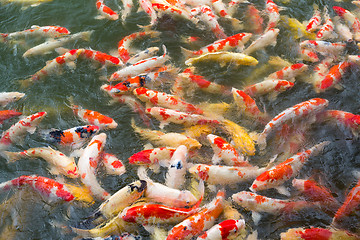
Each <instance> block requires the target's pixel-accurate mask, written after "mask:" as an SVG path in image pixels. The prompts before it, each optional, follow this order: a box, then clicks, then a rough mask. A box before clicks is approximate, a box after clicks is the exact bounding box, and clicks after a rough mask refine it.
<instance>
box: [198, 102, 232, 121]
mask: <svg viewBox="0 0 360 240" xmlns="http://www.w3.org/2000/svg"><path fill="white" fill-rule="evenodd" d="M230 107H231V105H230V104H228V103H225V102H221V103H211V104H209V103H207V102H205V103H201V104H200V105H199V108H201V109H202V110H203V111H204V115H205V116H211V117H215V118H221V117H222V116H224V115H225V113H226V112H227V111H228V110H229V109H230Z"/></svg>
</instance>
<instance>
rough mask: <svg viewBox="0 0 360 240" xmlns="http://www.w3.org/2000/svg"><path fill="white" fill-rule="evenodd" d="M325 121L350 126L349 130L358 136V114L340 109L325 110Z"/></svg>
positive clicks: (359, 119)
mask: <svg viewBox="0 0 360 240" xmlns="http://www.w3.org/2000/svg"><path fill="white" fill-rule="evenodd" d="M323 117H324V119H325V121H333V122H336V123H340V124H343V125H344V126H346V127H348V128H350V130H351V132H352V133H353V134H354V135H355V136H358V134H359V133H358V132H359V126H360V115H356V114H353V113H350V112H345V111H340V110H326V111H325V112H324V114H323Z"/></svg>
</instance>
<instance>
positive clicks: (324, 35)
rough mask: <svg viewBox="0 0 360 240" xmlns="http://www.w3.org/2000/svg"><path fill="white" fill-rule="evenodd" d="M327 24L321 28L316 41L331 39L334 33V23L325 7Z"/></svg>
mask: <svg viewBox="0 0 360 240" xmlns="http://www.w3.org/2000/svg"><path fill="white" fill-rule="evenodd" d="M324 18H325V22H324V24H323V25H322V27H321V28H320V30H319V31H318V32H317V34H316V40H324V39H329V38H331V36H332V34H333V33H334V27H335V25H334V23H333V21H332V20H331V18H330V16H329V13H328V10H327V8H326V7H325V13H324Z"/></svg>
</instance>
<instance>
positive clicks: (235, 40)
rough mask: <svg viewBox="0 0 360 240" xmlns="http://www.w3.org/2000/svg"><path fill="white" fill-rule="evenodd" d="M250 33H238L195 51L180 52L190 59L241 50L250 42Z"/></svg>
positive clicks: (183, 50)
mask: <svg viewBox="0 0 360 240" xmlns="http://www.w3.org/2000/svg"><path fill="white" fill-rule="evenodd" d="M251 36H252V34H251V33H238V34H235V35H232V36H230V37H227V38H225V39H220V40H217V41H215V42H213V43H211V44H209V45H207V46H205V47H202V48H201V49H199V50H197V51H189V50H187V49H185V48H182V49H181V50H182V52H183V54H184V55H185V58H186V59H187V58H190V57H194V56H200V55H202V54H206V53H211V52H218V51H227V50H230V49H232V48H239V49H242V48H243V47H244V45H245V44H246V43H247V42H248V41H249V40H250V38H251Z"/></svg>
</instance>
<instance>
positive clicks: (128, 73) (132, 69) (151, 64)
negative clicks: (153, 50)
mask: <svg viewBox="0 0 360 240" xmlns="http://www.w3.org/2000/svg"><path fill="white" fill-rule="evenodd" d="M163 50H164V54H163V55H162V56H157V57H152V58H147V59H144V60H141V61H139V62H137V63H135V64H133V65H130V66H127V67H125V68H122V69H120V70H118V71H116V72H114V73H113V74H112V75H111V77H110V78H109V79H108V81H109V82H112V81H120V80H125V79H127V78H130V77H135V76H137V75H140V74H142V73H145V72H150V71H152V70H154V69H156V68H160V67H162V66H163V65H164V63H165V62H166V61H167V60H168V59H169V55H167V51H166V47H165V46H164V45H163Z"/></svg>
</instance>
